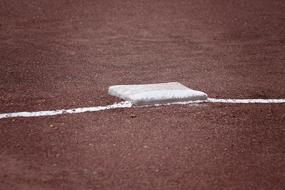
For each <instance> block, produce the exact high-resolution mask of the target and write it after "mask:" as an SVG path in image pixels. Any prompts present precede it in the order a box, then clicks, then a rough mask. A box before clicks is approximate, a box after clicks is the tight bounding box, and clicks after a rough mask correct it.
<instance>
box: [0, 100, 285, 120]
mask: <svg viewBox="0 0 285 190" xmlns="http://www.w3.org/2000/svg"><path fill="white" fill-rule="evenodd" d="M199 103H223V104H284V103H285V99H217V98H208V99H207V100H199V101H187V102H173V103H166V104H154V105H146V106H137V107H152V106H167V105H187V104H199ZM132 106H133V104H132V103H131V102H128V101H124V102H120V103H114V104H111V105H106V106H96V107H84V108H72V109H60V110H50V111H36V112H14V113H2V114H0V119H5V118H16V117H43V116H55V115H63V114H75V113H85V112H97V111H104V110H110V109H120V108H130V107H132Z"/></svg>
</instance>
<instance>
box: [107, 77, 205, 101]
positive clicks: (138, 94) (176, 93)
mask: <svg viewBox="0 0 285 190" xmlns="http://www.w3.org/2000/svg"><path fill="white" fill-rule="evenodd" d="M108 93H109V94H110V95H112V96H116V97H119V98H121V99H123V100H126V101H130V102H132V103H133V104H136V105H148V104H161V103H171V102H183V101H196V100H207V98H208V96H207V94H205V93H204V92H200V91H196V90H192V89H190V88H187V87H186V86H184V85H182V84H180V83H178V82H170V83H158V84H144V85H116V86H110V87H109V91H108Z"/></svg>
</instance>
